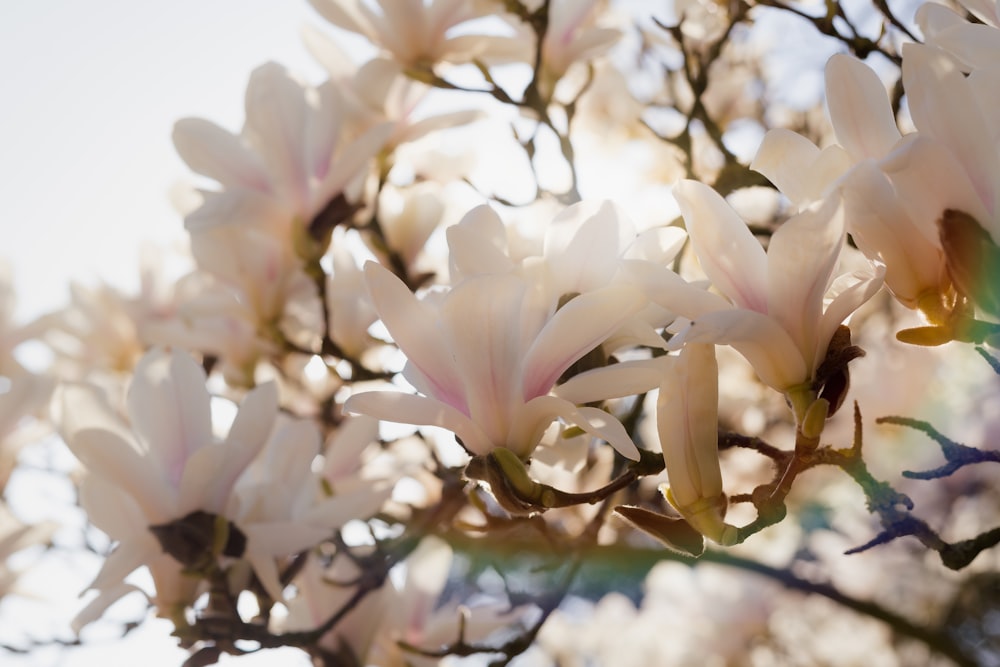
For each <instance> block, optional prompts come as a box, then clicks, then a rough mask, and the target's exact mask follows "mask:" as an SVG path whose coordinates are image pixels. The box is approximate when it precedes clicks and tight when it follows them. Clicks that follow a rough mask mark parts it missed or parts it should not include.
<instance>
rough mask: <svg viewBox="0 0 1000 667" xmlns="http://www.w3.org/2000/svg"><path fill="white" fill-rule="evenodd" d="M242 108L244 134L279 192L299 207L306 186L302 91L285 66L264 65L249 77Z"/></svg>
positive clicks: (304, 106) (303, 92)
mask: <svg viewBox="0 0 1000 667" xmlns="http://www.w3.org/2000/svg"><path fill="white" fill-rule="evenodd" d="M245 107H246V124H245V126H244V128H243V132H244V134H245V135H246V136H247V139H248V140H249V141H251V142H252V143H253V144H254V145H255V146H257V149H258V150H259V151H260V156H261V158H262V159H263V161H264V163H265V164H266V165H267V166H268V168H269V169H270V170H271V174H272V176H273V178H274V180H275V181H276V183H277V184H278V185H279V187H280V188H281V190H282V192H283V193H287V195H289V196H290V197H291V198H292V199H293V201H295V202H296V203H297V204H298V205H299V206H302V205H303V203H304V202H305V201H306V196H307V190H308V184H309V174H308V173H307V172H306V164H305V158H306V155H307V150H308V149H307V144H306V137H305V136H304V135H305V132H304V128H305V126H306V119H307V111H308V104H307V102H306V91H305V89H304V88H303V87H302V85H301V84H300V83H298V82H297V81H295V80H294V79H293V78H292V77H291V76H290V75H289V74H288V72H287V71H286V70H285V68H284V67H282V66H281V65H279V64H277V63H273V62H272V63H267V64H264V65H261V66H260V67H258V68H257V69H255V70H254V71H253V73H252V74H251V75H250V81H249V83H248V84H247V90H246V104H245Z"/></svg>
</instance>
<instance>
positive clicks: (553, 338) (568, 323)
mask: <svg viewBox="0 0 1000 667" xmlns="http://www.w3.org/2000/svg"><path fill="white" fill-rule="evenodd" d="M645 305H646V299H645V297H644V295H643V294H642V293H641V292H640V291H639V290H638V289H636V288H634V287H631V286H628V285H617V286H612V287H606V288H604V289H601V290H597V291H594V292H588V293H586V294H581V295H580V296H578V297H576V298H574V299H571V300H570V301H569V302H568V303H567V304H566V305H565V306H563V307H562V308H560V309H559V310H557V311H556V314H555V315H554V316H553V317H552V319H551V320H549V322H548V323H547V324H546V325H545V328H544V329H542V331H541V332H540V333H539V334H538V337H537V338H536V339H535V342H534V343H533V344H532V345H531V348H530V349H529V350H528V353H527V355H526V356H525V358H524V378H523V383H522V395H523V396H524V399H525V400H531V399H532V398H534V397H536V396H541V395H543V394H547V393H548V392H549V390H550V389H551V388H552V385H554V384H555V382H556V380H557V379H558V378H559V376H560V375H562V373H563V371H565V370H566V369H567V368H569V367H570V365H571V364H572V363H573V362H574V361H576V360H577V359H579V358H580V357H582V356H583V355H584V354H586V353H587V352H589V351H590V350H592V349H594V348H595V347H596V346H597V345H600V344H601V343H602V342H603V341H604V340H605V339H606V338H607V337H608V336H610V335H611V334H612V333H614V332H615V330H616V329H617V328H618V327H619V326H620V325H621V324H622V322H624V321H625V319H626V318H628V317H631V316H632V315H634V314H636V313H637V312H639V310H641V309H642V308H643V307H644V306H645Z"/></svg>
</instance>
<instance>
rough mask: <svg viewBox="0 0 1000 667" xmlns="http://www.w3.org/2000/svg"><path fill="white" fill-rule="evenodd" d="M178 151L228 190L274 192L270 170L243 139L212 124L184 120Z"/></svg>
mask: <svg viewBox="0 0 1000 667" xmlns="http://www.w3.org/2000/svg"><path fill="white" fill-rule="evenodd" d="M173 140H174V148H175V149H176V150H177V154H178V155H180V156H181V159H182V160H184V162H186V163H187V165H188V166H189V167H191V169H192V170H193V171H195V172H197V173H199V174H201V175H203V176H207V177H208V178H211V179H213V180H216V181H218V182H219V183H220V184H222V185H224V186H226V187H233V186H240V187H244V188H248V189H251V190H258V191H260V192H268V191H269V190H270V179H269V177H268V173H267V168H266V167H265V165H264V163H263V161H261V159H260V157H259V156H258V155H257V154H256V153H254V152H253V151H252V150H250V149H249V148H248V147H247V145H246V144H245V143H244V142H243V140H242V139H241V138H240V137H239V136H237V135H234V134H232V133H230V132H228V131H227V130H224V129H223V128H221V127H219V126H218V125H216V124H215V123H213V122H211V121H207V120H204V119H202V118H182V119H181V120H179V121H177V122H176V123H175V124H174V132H173Z"/></svg>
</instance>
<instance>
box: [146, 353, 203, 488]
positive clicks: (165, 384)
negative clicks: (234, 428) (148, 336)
mask: <svg viewBox="0 0 1000 667" xmlns="http://www.w3.org/2000/svg"><path fill="white" fill-rule="evenodd" d="M205 381H206V377H205V371H204V370H202V368H201V366H199V365H198V363H197V362H195V360H194V359H193V358H192V357H191V356H190V355H189V354H187V353H185V352H181V351H180V350H173V351H170V352H164V351H163V350H162V349H154V350H151V351H150V352H148V353H146V355H145V356H144V357H143V358H142V359H141V360H140V361H139V363H138V364H137V365H136V369H135V377H134V378H133V380H132V385H131V386H130V387H129V391H128V399H127V402H128V412H129V416H130V417H131V418H132V428H133V430H134V431H135V433H136V435H137V436H138V437H139V440H140V441H141V442H143V443H144V444H145V445H146V447H147V448H148V451H149V456H150V457H151V458H152V459H153V460H154V461H156V463H157V465H158V466H159V467H160V468H161V469H162V470H163V473H164V475H165V476H166V478H167V479H168V480H170V482H171V483H172V484H174V485H176V484H178V483H179V481H180V478H181V473H182V472H183V470H184V466H185V464H186V462H187V460H188V458H189V457H190V456H191V455H192V454H193V453H194V452H196V451H197V450H198V449H199V448H201V447H203V446H205V445H207V444H209V443H211V442H212V441H213V437H212V414H211V409H210V401H211V398H210V397H209V395H208V390H207V389H206V388H205Z"/></svg>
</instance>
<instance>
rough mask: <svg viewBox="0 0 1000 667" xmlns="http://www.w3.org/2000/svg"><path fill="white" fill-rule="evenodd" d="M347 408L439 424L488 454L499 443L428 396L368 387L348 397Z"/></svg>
mask: <svg viewBox="0 0 1000 667" xmlns="http://www.w3.org/2000/svg"><path fill="white" fill-rule="evenodd" d="M344 411H345V412H348V413H354V414H363V415H368V416H369V417H375V418H376V419H381V420H383V421H388V422H395V423H398V424H413V425H415V426H440V427H441V428H445V429H447V430H449V431H451V432H452V433H454V434H455V435H456V436H458V437H459V438H460V439H461V441H462V443H463V444H464V445H465V447H466V449H468V450H469V451H470V452H472V453H473V454H487V453H489V451H490V450H492V449H493V448H494V447H497V446H498V444H497V443H492V442H490V441H489V438H487V437H486V434H485V433H483V430H482V429H481V428H479V427H478V426H477V425H476V424H475V423H473V422H472V420H471V419H469V418H468V417H466V416H465V415H464V414H462V413H461V412H459V411H458V410H456V409H455V408H453V407H452V406H450V405H448V404H446V403H442V402H441V401H438V400H435V399H433V398H428V397H426V396H417V395H414V394H404V393H402V392H398V391H369V392H364V393H361V394H354V395H353V396H351V397H350V398H348V399H347V401H346V402H345V403H344ZM500 444H502V443H500Z"/></svg>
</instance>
